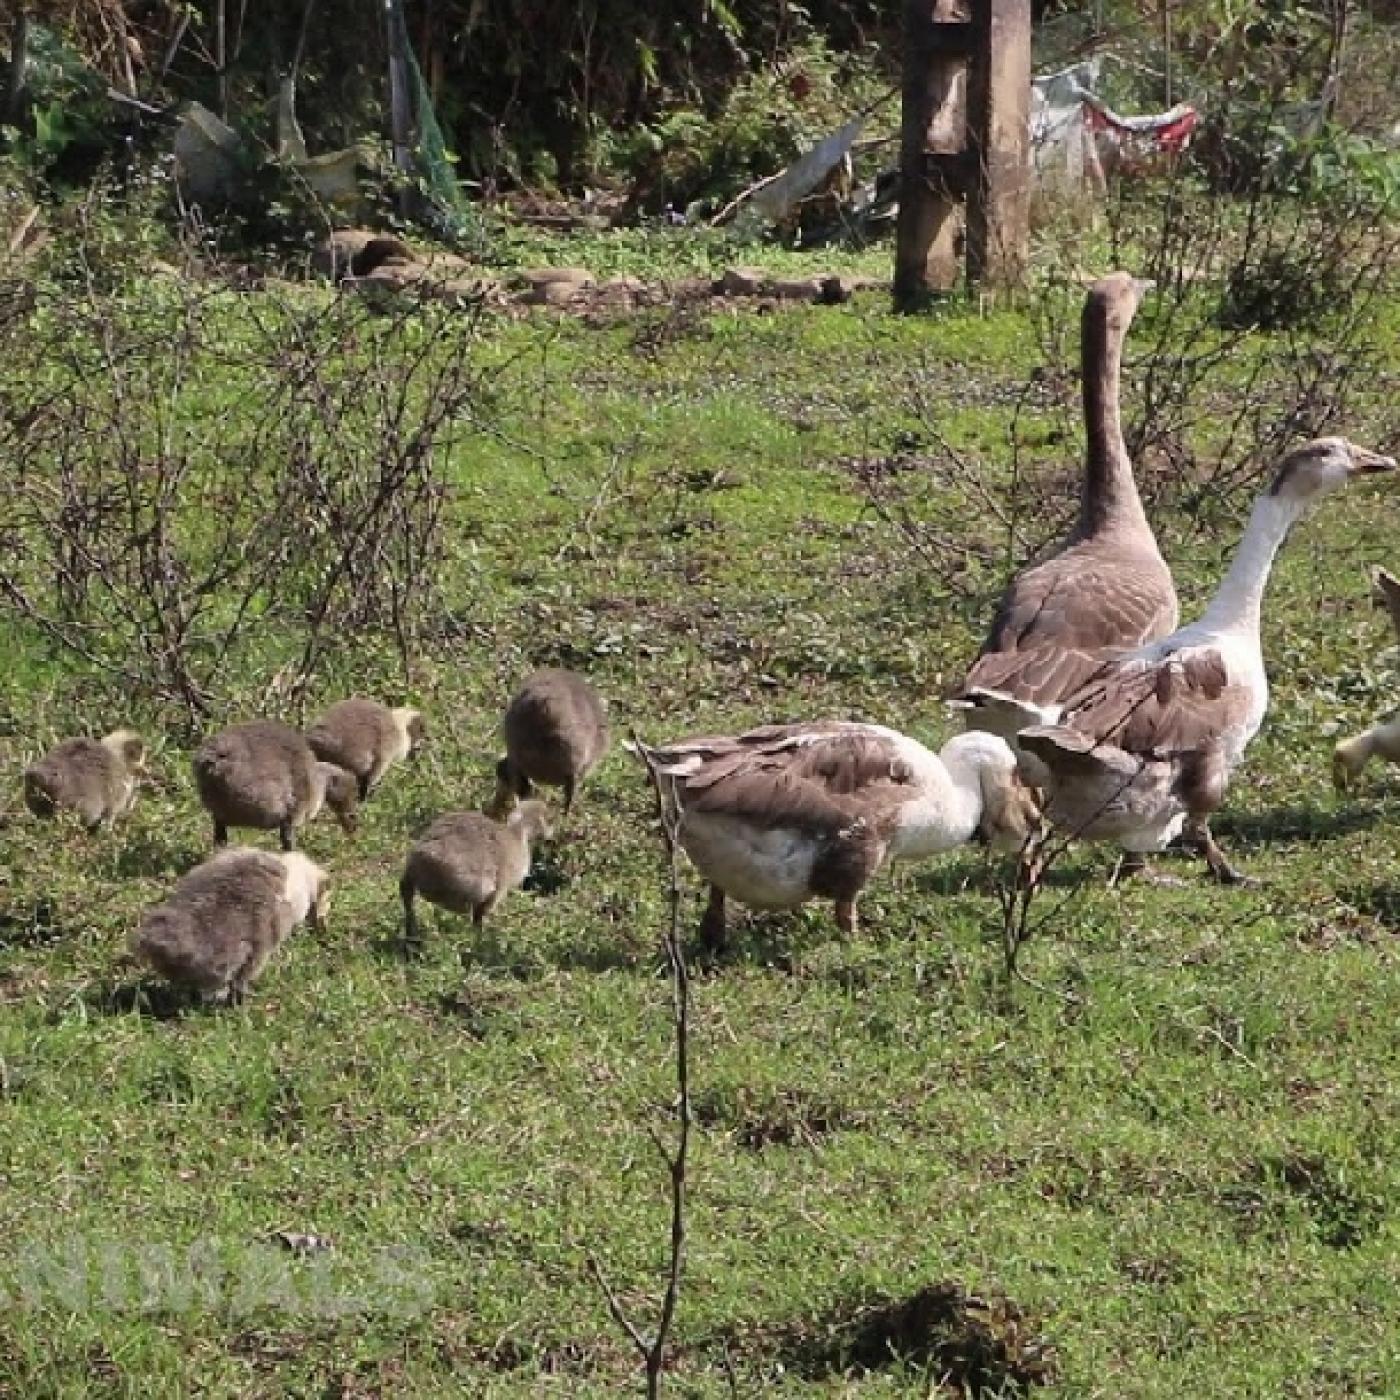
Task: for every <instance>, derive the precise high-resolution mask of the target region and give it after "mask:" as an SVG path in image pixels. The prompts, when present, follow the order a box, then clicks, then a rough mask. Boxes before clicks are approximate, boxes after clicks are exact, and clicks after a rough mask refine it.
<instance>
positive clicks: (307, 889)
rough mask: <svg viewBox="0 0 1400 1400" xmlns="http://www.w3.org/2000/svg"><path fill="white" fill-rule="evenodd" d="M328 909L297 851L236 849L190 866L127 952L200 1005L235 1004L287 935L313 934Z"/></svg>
mask: <svg viewBox="0 0 1400 1400" xmlns="http://www.w3.org/2000/svg"><path fill="white" fill-rule="evenodd" d="M329 909H330V888H329V880H328V877H327V875H326V872H325V871H324V870H322V869H321V867H320V866H318V865H316V864H314V863H313V862H312V861H311V860H309V859H308V858H307V857H306V856H304V855H302V854H301V853H300V852H299V851H288V852H285V853H283V854H280V855H277V854H274V853H273V852H271V851H257V850H252V849H250V848H248V847H246V846H237V847H234V848H233V849H232V850H227V851H220V852H218V853H217V854H216V855H214V856H211V857H210V858H209V859H208V860H206V861H205V862H204V863H203V864H202V865H197V866H195V868H194V869H193V870H191V871H190V872H189V873H188V874H186V875H184V876H183V877H182V878H181V879H180V880H179V881H178V882H177V884H176V885H175V888H174V889H173V890H171V892H170V895H169V896H168V898H166V899H165V900H164V901H163V902H162V903H160V904H158V905H156V906H155V907H154V908H153V909H150V910H148V911H147V913H146V915H145V917H144V918H143V919H142V921H141V926H140V928H138V929H137V931H136V933H135V934H134V935H133V937H132V939H131V951H132V953H133V954H134V955H135V956H136V957H137V958H139V959H140V960H141V961H142V962H144V963H146V964H147V965H148V966H149V967H151V968H153V969H154V970H155V971H156V972H158V973H159V974H160V975H161V976H162V977H164V978H165V979H166V980H167V981H169V982H172V983H174V984H175V985H176V986H180V987H186V988H189V989H190V990H192V991H194V992H196V993H197V994H198V995H199V996H200V997H202V998H203V999H204V1000H206V1001H214V1002H238V1001H241V1000H242V999H243V997H244V996H245V995H246V994H247V991H248V988H249V987H250V986H251V985H252V983H253V982H254V981H255V980H256V979H257V978H258V976H259V975H260V974H261V972H262V970H263V968H264V967H266V966H267V962H268V959H270V958H271V957H272V955H273V954H274V953H275V952H276V951H277V950H278V948H280V947H281V946H282V943H283V942H284V941H285V940H286V937H287V935H288V934H289V933H291V931H292V930H293V929H294V928H295V927H296V926H297V925H298V924H299V923H301V922H302V920H303V919H305V920H307V921H308V922H309V923H310V924H311V926H312V927H313V928H319V927H320V925H321V923H322V922H323V921H324V919H325V917H326V915H327V913H328V912H329Z"/></svg>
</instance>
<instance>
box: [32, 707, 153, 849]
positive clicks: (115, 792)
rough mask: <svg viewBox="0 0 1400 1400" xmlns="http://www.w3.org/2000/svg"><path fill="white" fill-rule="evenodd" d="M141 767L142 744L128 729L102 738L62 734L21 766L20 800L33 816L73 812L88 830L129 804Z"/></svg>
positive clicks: (142, 771)
mask: <svg viewBox="0 0 1400 1400" xmlns="http://www.w3.org/2000/svg"><path fill="white" fill-rule="evenodd" d="M145 772H146V745H145V742H144V741H143V740H142V738H141V736H140V735H139V734H137V733H136V732H135V731H134V730H131V729H116V730H113V731H112V733H110V734H109V735H107V737H106V738H105V739H65V740H64V741H63V742H62V743H61V744H59V745H57V747H55V748H52V749H50V750H49V752H48V753H46V754H45V755H44V756H43V758H41V759H39V761H38V762H37V763H33V764H31V765H30V766H29V767H28V768H26V769H25V771H24V803H25V806H27V807H28V808H29V810H30V811H31V812H33V813H34V815H35V816H36V817H53V816H56V815H57V814H58V812H59V811H60V810H61V809H66V810H68V811H72V812H76V813H77V814H78V816H79V817H80V818H81V819H82V822H83V825H84V826H86V827H87V829H88V830H89V831H96V830H97V828H98V827H100V826H101V825H102V824H103V822H107V823H108V824H110V823H111V822H113V821H114V820H115V819H116V818H117V817H120V816H123V815H125V814H126V813H127V812H129V811H130V810H131V806H132V804H133V803H134V802H135V801H136V788H137V784H138V783H139V782H140V780H141V778H142V777H143V776H144V775H145Z"/></svg>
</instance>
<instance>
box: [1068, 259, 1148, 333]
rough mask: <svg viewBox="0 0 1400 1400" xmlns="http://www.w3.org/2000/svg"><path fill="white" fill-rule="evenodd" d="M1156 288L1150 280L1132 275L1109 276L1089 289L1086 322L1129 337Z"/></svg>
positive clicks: (1086, 303)
mask: <svg viewBox="0 0 1400 1400" xmlns="http://www.w3.org/2000/svg"><path fill="white" fill-rule="evenodd" d="M1155 285H1156V283H1154V282H1152V281H1151V280H1149V279H1148V278H1145V277H1134V276H1133V275H1132V273H1130V272H1110V273H1109V274H1108V276H1106V277H1100V278H1099V280H1098V281H1097V282H1095V283H1094V285H1093V286H1092V287H1090V288H1089V295H1088V297H1087V298H1086V299H1085V302H1084V320H1085V322H1086V323H1087V322H1091V321H1095V320H1097V321H1101V322H1102V323H1103V324H1104V326H1105V327H1106V328H1107V329H1108V330H1110V331H1114V332H1117V333H1119V334H1124V333H1126V332H1127V329H1128V327H1129V326H1130V325H1131V324H1132V320H1133V317H1134V316H1135V315H1136V314H1137V309H1138V307H1140V306H1141V305H1142V299H1143V297H1145V296H1146V295H1147V293H1148V292H1150V291H1151V290H1152V288H1153V287H1154V286H1155Z"/></svg>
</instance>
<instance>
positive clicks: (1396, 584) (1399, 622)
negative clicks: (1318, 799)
mask: <svg viewBox="0 0 1400 1400" xmlns="http://www.w3.org/2000/svg"><path fill="white" fill-rule="evenodd" d="M1371 583H1372V596H1373V597H1374V598H1375V601H1376V603H1377V605H1378V606H1381V607H1385V608H1386V609H1388V610H1389V612H1390V617H1391V621H1392V622H1394V624H1395V635H1396V637H1397V638H1400V579H1397V578H1396V577H1395V575H1394V574H1391V573H1387V572H1386V570H1385V569H1377V570H1375V572H1374V573H1373V574H1372V575H1371ZM1373 758H1382V759H1384V760H1385V761H1386V762H1387V763H1396V764H1400V714H1393V715H1391V716H1390V718H1389V719H1383V720H1381V721H1380V722H1379V723H1377V724H1373V725H1372V726H1371V727H1370V728H1369V729H1365V730H1363V731H1362V732H1361V733H1360V734H1358V735H1356V737H1355V738H1353V739H1343V740H1342V741H1341V743H1339V744H1338V745H1337V746H1336V748H1334V749H1333V750H1332V784H1333V786H1334V787H1335V788H1336V789H1337V791H1338V792H1345V791H1346V790H1347V789H1348V788H1349V787H1350V786H1351V785H1352V784H1353V783H1354V782H1355V781H1356V780H1357V779H1358V778H1359V777H1360V776H1361V772H1362V770H1363V769H1364V768H1365V767H1366V765H1367V764H1368V763H1369V762H1370V761H1371V760H1372V759H1373Z"/></svg>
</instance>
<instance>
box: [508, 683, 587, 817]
mask: <svg viewBox="0 0 1400 1400" xmlns="http://www.w3.org/2000/svg"><path fill="white" fill-rule="evenodd" d="M501 727H502V730H503V731H504V734H505V741H506V756H505V757H504V758H503V759H502V760H501V761H500V763H498V764H497V765H496V798H495V801H494V803H493V805H492V810H493V811H495V812H498V813H502V812H508V811H509V810H510V804H511V801H512V800H513V799H514V798H517V797H529V796H530V794H531V792H532V791H533V786H532V785H533V784H535V783H544V784H548V785H549V786H552V787H560V788H563V790H564V813H565V815H566V816H567V815H568V812H569V809H570V808H571V807H572V806H573V804H574V792H575V791H576V789H577V787H578V785H579V783H581V782H582V781H583V779H584V778H586V777H587V776H588V774H589V773H590V772H591V771H592V769H593V768H594V767H595V766H596V764H597V763H598V760H599V759H601V758H602V757H603V755H604V754H605V753H606V752H607V748H608V713H607V709H606V708H605V707H604V705H603V701H602V699H601V697H600V696H599V695H598V692H597V691H596V690H594V689H593V687H592V686H591V685H590V684H589V683H588V682H587V681H586V680H584V678H583V677H582V676H580V675H577V674H576V673H575V672H573V671H565V670H561V669H558V668H554V667H550V668H546V669H545V670H542V671H536V672H535V673H534V674H533V675H532V676H530V677H529V678H528V679H527V680H526V682H525V684H524V685H523V686H521V688H520V690H519V691H518V692H517V693H516V695H515V698H514V699H513V700H512V701H511V702H510V705H509V707H508V708H507V710H506V714H505V720H504V722H503V724H502V726H501Z"/></svg>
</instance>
